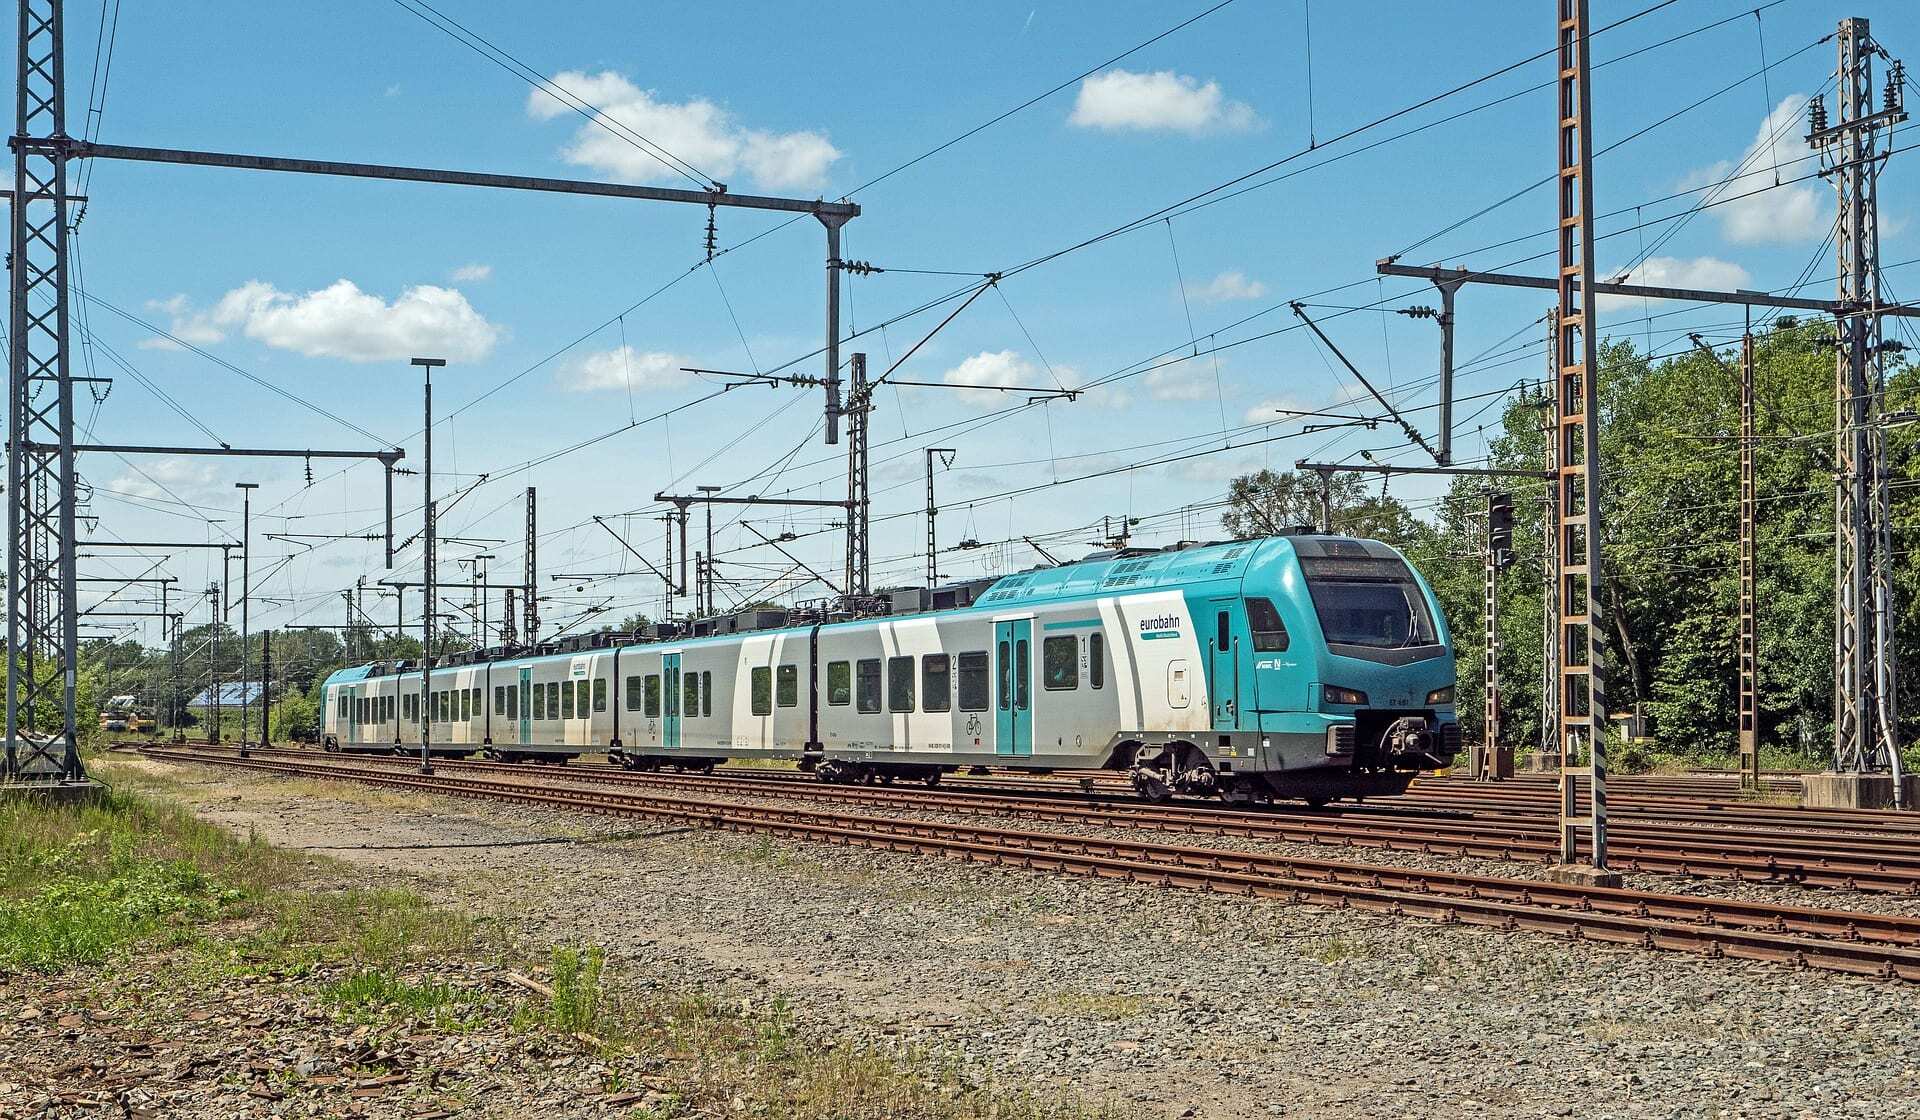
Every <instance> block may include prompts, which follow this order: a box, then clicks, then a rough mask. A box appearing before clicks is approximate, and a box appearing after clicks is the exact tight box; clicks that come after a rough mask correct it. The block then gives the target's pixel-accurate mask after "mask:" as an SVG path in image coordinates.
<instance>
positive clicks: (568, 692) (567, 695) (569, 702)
mask: <svg viewBox="0 0 1920 1120" xmlns="http://www.w3.org/2000/svg"><path fill="white" fill-rule="evenodd" d="M560 718H561V719H572V718H573V682H572V681H562V682H561V685H560Z"/></svg>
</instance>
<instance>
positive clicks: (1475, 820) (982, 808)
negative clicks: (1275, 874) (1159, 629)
mask: <svg viewBox="0 0 1920 1120" xmlns="http://www.w3.org/2000/svg"><path fill="white" fill-rule="evenodd" d="M252 753H254V754H255V755H259V756H262V757H278V758H293V759H299V758H309V759H311V758H313V757H314V755H313V753H312V752H310V751H275V750H271V749H257V750H255V751H254V752H252ZM328 757H335V758H337V757H353V758H354V759H355V761H359V762H364V763H365V764H367V765H372V766H384V767H404V766H408V765H411V763H410V762H409V761H408V760H404V759H400V758H394V757H388V756H381V755H361V756H328ZM435 765H436V767H437V768H443V769H444V768H452V769H457V770H460V771H463V772H468V773H486V774H498V775H502V776H510V775H511V776H519V777H523V778H526V777H534V776H538V777H539V778H541V779H542V780H548V779H550V778H561V779H563V780H568V781H572V782H595V783H600V784H605V785H616V786H622V787H642V788H652V789H677V790H692V791H707V792H715V793H731V794H744V795H751V796H761V797H779V798H785V799H790V800H791V799H799V800H808V801H830V802H835V803H838V804H856V805H868V806H873V807H881V808H893V809H902V810H918V811H922V812H925V811H933V812H943V813H955V814H966V815H975V816H1003V817H1016V818H1020V819H1026V820H1038V821H1047V822H1051V823H1055V824H1064V825H1071V826H1084V827H1098V828H1125V829H1152V830H1155V831H1161V832H1181V833H1190V834H1197V835H1209V836H1228V837H1243V838H1248V839H1257V840H1266V841H1272V842H1280V843H1295V844H1318V845H1328V846H1334V847H1346V848H1368V849H1374V850H1382V851H1402V852H1412V853H1418V854H1422V855H1442V856H1459V857H1472V858H1477V859H1489V860H1507V861H1518V862H1528V863H1537V864H1551V863H1554V862H1556V861H1557V860H1558V857H1559V846H1558V842H1557V840H1556V838H1555V835H1554V830H1553V822H1552V819H1551V817H1549V816H1547V815H1545V814H1544V813H1535V814H1532V815H1531V816H1523V815H1515V814H1512V813H1490V814H1488V815H1486V816H1482V815H1480V814H1479V813H1475V814H1472V815H1466V814H1460V813H1458V812H1455V813H1451V814H1449V815H1438V814H1436V813H1434V812H1431V811H1425V812H1408V811H1407V810H1406V808H1405V807H1403V806H1402V805H1401V804H1400V803H1399V801H1398V800H1396V801H1395V803H1394V804H1393V805H1391V806H1386V807H1376V808H1367V809H1349V810H1324V811H1304V810H1303V811H1298V812H1275V811H1247V810H1242V809H1235V808H1232V807H1228V806H1214V805H1207V804H1205V803H1195V804H1192V805H1183V804H1174V805H1148V804H1144V803H1142V802H1140V801H1139V800H1137V799H1136V798H1134V797H1132V795H1131V794H1130V793H1123V792H1120V791H1117V790H1116V791H1113V792H1112V793H1111V795H1110V796H1109V797H1104V798H1103V797H1100V796H1099V795H1098V794H1092V795H1090V794H1089V793H1087V792H1085V791H1084V790H1082V789H1080V788H1078V787H1076V786H1073V785H1067V784H1064V783H1056V784H1055V786H1054V788H1052V789H1047V788H1044V787H1042V786H1039V785H1036V784H1034V783H1027V784H1023V785H1021V786H1019V787H1018V788H1012V789H1007V788H1001V787H1000V784H999V783H997V782H975V783H967V784H963V785H961V786H958V787H955V788H949V787H944V786H943V787H941V788H939V789H921V788H912V787H903V786H838V785H824V784H822V783H819V782H817V781H815V780H814V779H812V778H811V777H808V776H804V775H800V774H796V773H791V772H782V771H757V770H750V769H744V768H743V769H737V770H728V771H724V772H722V773H717V774H713V775H704V774H677V773H668V772H660V771H654V772H635V771H627V770H622V769H620V768H618V767H613V766H574V767H566V768H558V767H548V766H538V765H528V764H524V763H503V762H485V761H452V760H442V761H440V762H437V763H436V764H435ZM1100 784H1104V783H1096V788H1097V786H1098V785H1100ZM1609 848H1610V853H1611V856H1612V859H1611V860H1610V862H1611V863H1612V864H1613V865H1614V866H1615V867H1616V868H1617V869H1619V870H1623V871H1635V872H1644V873H1648V874H1664V875H1684V876H1689V877H1701V878H1717V879H1727V880H1732V881H1736V882H1741V883H1752V884H1779V885H1796V886H1805V887H1823V888H1837V889H1845V890H1862V891H1872V892H1876V893H1886V894H1909V895H1913V894H1920V842H1916V841H1914V840H1911V839H1905V838H1901V837H1897V836H1872V835H1862V834H1858V833H1848V832H1837V831H1836V832H1821V831H1800V832H1786V831H1781V830H1760V829H1752V828H1733V827H1717V828H1713V829H1702V828H1699V827H1684V826H1673V825H1668V824H1663V823H1661V822H1659V821H1657V820H1656V821H1652V822H1646V821H1644V820H1643V818H1641V816H1640V814H1639V813H1638V812H1637V811H1635V812H1633V813H1631V814H1629V813H1626V812H1622V813H1621V814H1620V815H1619V816H1617V817H1616V819H1615V821H1614V825H1613V828H1612V830H1611V836H1610V845H1609Z"/></svg>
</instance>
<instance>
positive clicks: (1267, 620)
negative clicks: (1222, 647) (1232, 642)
mask: <svg viewBox="0 0 1920 1120" xmlns="http://www.w3.org/2000/svg"><path fill="white" fill-rule="evenodd" d="M1247 626H1248V627H1249V628H1250V629H1251V630H1252V631H1253V648H1254V650H1255V651H1256V652H1259V653H1281V652H1284V651H1285V650H1286V648H1287V624H1286V623H1284V622H1282V621H1280V612H1279V611H1277V610H1274V609H1273V601H1272V600H1270V599H1248V600H1247Z"/></svg>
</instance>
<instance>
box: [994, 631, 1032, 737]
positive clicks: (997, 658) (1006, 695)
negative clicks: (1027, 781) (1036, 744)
mask: <svg viewBox="0 0 1920 1120" xmlns="http://www.w3.org/2000/svg"><path fill="white" fill-rule="evenodd" d="M993 655H994V682H995V685H996V691H997V693H998V695H997V696H996V697H995V698H994V736H993V753H995V754H998V755H1005V756H1008V757H1012V758H1027V757H1031V756H1032V755H1033V620H1032V619H1030V618H1020V619H1015V620H1013V621H1011V622H996V623H994V624H993Z"/></svg>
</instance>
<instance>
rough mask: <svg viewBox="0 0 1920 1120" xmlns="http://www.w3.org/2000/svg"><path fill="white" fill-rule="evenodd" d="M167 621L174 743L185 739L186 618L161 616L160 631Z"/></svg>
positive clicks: (170, 711)
mask: <svg viewBox="0 0 1920 1120" xmlns="http://www.w3.org/2000/svg"><path fill="white" fill-rule="evenodd" d="M163 586H164V585H163ZM169 622H171V623H172V624H173V641H171V642H169V643H167V679H168V680H169V681H170V682H172V687H171V688H170V689H169V690H168V693H167V695H168V697H169V699H168V701H167V710H168V712H169V713H170V715H169V716H168V722H169V725H170V726H171V727H172V728H173V741H174V742H176V743H184V742H186V740H187V729H186V727H185V726H183V725H184V724H185V723H186V716H187V712H186V707H185V703H186V702H185V701H184V700H183V699H182V698H181V696H180V642H181V631H182V630H183V629H184V628H185V624H186V618H185V616H184V615H183V614H174V615H171V616H169V617H167V618H162V619H161V620H160V628H161V630H162V631H165V630H166V628H167V624H168V623H169Z"/></svg>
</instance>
